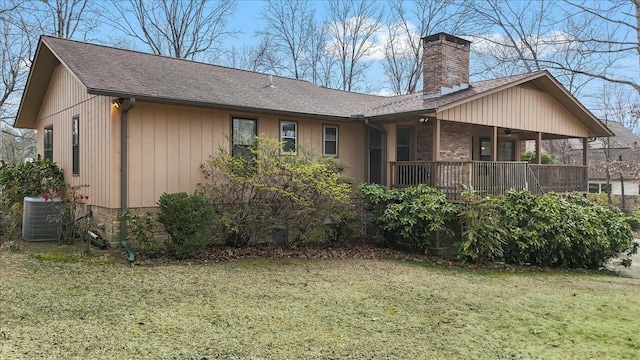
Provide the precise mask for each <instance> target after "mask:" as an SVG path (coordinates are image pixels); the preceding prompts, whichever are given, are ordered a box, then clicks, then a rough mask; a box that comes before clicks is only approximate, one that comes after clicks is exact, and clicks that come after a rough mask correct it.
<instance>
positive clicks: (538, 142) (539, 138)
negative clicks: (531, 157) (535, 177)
mask: <svg viewBox="0 0 640 360" xmlns="http://www.w3.org/2000/svg"><path fill="white" fill-rule="evenodd" d="M541 143H542V133H541V132H538V134H537V136H536V164H541V163H542V153H541V152H540V147H541Z"/></svg>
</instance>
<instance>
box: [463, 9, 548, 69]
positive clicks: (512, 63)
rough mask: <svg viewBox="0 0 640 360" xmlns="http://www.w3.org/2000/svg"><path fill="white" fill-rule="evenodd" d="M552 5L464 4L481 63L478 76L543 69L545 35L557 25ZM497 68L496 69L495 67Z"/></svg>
mask: <svg viewBox="0 0 640 360" xmlns="http://www.w3.org/2000/svg"><path fill="white" fill-rule="evenodd" d="M550 4H551V2H549V1H545V0H539V1H534V0H527V1H518V2H509V1H500V0H476V1H470V2H468V3H466V9H465V11H466V12H467V13H469V14H471V16H470V18H469V19H470V21H469V22H468V23H467V24H466V25H467V27H468V30H467V31H468V32H469V33H470V35H472V36H473V37H474V40H475V43H476V44H475V45H476V49H477V50H480V51H481V55H485V56H484V57H482V56H481V57H480V59H481V60H487V59H490V60H493V61H488V62H486V63H484V64H483V65H484V67H483V68H482V69H481V72H485V73H486V72H490V73H492V75H493V76H504V75H513V73H521V72H523V71H524V72H533V71H537V70H540V69H542V65H541V64H540V58H541V56H542V53H543V52H544V50H545V49H546V47H547V45H548V42H547V41H546V40H547V39H546V38H545V35H547V34H549V33H550V32H551V30H553V28H554V25H555V23H556V21H555V20H554V17H553V8H552V7H551V5H550ZM496 66H498V67H496Z"/></svg>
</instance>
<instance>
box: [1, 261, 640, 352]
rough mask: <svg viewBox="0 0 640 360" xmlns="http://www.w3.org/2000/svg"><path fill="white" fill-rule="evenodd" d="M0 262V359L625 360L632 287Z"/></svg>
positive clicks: (316, 266)
mask: <svg viewBox="0 0 640 360" xmlns="http://www.w3.org/2000/svg"><path fill="white" fill-rule="evenodd" d="M45 255H46V254H44V255H43V254H40V255H38V256H37V257H36V256H34V255H33V254H31V255H29V254H24V253H8V254H7V253H0V271H1V278H0V358H2V359H33V358H47V359H116V358H119V359H212V358H225V359H301V358H304V359H314V358H315V359H337V358H340V359H342V358H352V359H382V358H385V359H418V358H420V359H430V358H434V359H499V358H505V359H554V358H562V359H590V358H591V359H596V358H597V359H605V358H610V359H632V358H636V359H637V358H638V354H640V281H638V280H632V279H624V278H617V277H611V276H604V275H593V274H580V273H526V274H512V273H502V272H498V271H493V270H484V271H474V270H461V269H456V268H445V267H438V266H425V265H423V264H416V263H408V262H399V261H389V260H241V261H235V262H227V263H221V264H197V265H192V264H191V265H190V264H189V263H183V264H170V265H166V266H148V267H139V266H136V267H133V268H131V267H128V266H126V265H124V264H122V263H120V262H114V261H112V260H110V259H108V258H97V259H92V260H91V261H80V262H76V261H65V260H64V257H62V256H56V255H55V254H54V255H51V254H49V255H46V256H45Z"/></svg>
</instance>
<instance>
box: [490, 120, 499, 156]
mask: <svg viewBox="0 0 640 360" xmlns="http://www.w3.org/2000/svg"><path fill="white" fill-rule="evenodd" d="M491 140H492V141H491V161H498V127H497V126H494V127H493V136H492V137H491Z"/></svg>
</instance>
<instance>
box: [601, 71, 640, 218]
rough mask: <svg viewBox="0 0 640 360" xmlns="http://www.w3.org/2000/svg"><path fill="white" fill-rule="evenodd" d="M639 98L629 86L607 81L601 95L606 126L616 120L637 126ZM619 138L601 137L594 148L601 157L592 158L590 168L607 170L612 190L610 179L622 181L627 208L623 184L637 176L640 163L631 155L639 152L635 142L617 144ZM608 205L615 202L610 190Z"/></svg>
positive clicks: (623, 207)
mask: <svg viewBox="0 0 640 360" xmlns="http://www.w3.org/2000/svg"><path fill="white" fill-rule="evenodd" d="M638 106H639V104H638V97H637V96H635V97H633V98H630V97H629V92H628V91H627V87H626V85H623V84H617V83H613V84H610V83H605V84H604V86H603V89H602V92H601V94H600V106H599V107H600V109H601V111H602V113H603V115H602V118H603V120H604V123H605V125H607V124H608V123H609V122H611V121H615V122H617V123H619V124H621V125H622V126H624V127H626V128H628V129H632V128H636V127H637V126H638V123H639V121H640V119H639V118H638V112H637V109H638ZM615 139H616V138H609V137H603V138H598V139H597V143H598V144H600V145H601V146H600V147H598V146H594V148H593V149H591V151H593V152H600V153H601V154H602V156H598V158H601V159H600V160H596V161H592V162H591V164H590V167H591V171H595V172H601V171H602V170H604V173H605V179H606V184H607V188H608V189H611V181H612V180H615V181H620V187H621V191H622V193H621V199H620V200H621V207H622V209H623V210H625V211H626V210H627V209H626V204H625V200H626V199H625V195H626V194H625V193H624V184H625V181H626V180H627V179H630V178H634V179H635V178H636V177H637V175H638V174H640V164H639V163H638V162H637V160H636V159H637V156H634V155H632V153H633V152H637V151H638V147H637V145H636V144H626V143H618V142H617V140H615ZM607 201H608V203H609V205H612V204H613V201H612V196H611V191H608V192H607Z"/></svg>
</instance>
